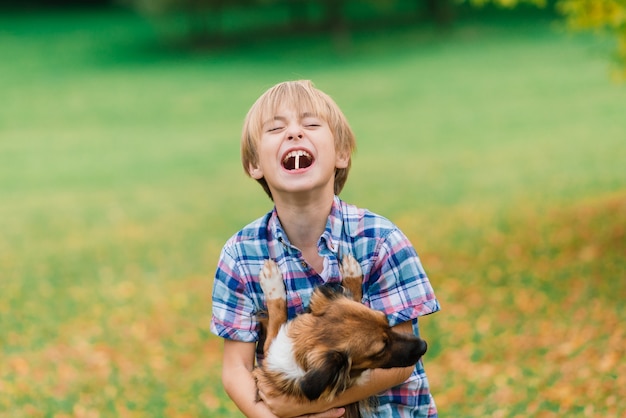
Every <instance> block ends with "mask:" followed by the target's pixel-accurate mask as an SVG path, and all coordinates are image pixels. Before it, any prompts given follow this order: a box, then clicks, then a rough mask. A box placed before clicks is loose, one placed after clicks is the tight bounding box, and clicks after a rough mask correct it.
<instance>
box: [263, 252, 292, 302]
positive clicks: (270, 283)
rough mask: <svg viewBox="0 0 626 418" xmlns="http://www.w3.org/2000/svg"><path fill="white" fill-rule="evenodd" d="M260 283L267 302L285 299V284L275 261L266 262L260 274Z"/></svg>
mask: <svg viewBox="0 0 626 418" xmlns="http://www.w3.org/2000/svg"><path fill="white" fill-rule="evenodd" d="M259 283H260V284H261V288H262V289H263V293H264V294H265V297H266V298H267V300H272V299H285V298H286V297H287V294H286V292H285V284H284V283H283V275H282V273H281V272H280V269H279V268H278V265H277V264H276V263H275V262H274V261H273V260H265V263H264V264H263V268H262V269H261V272H260V273H259Z"/></svg>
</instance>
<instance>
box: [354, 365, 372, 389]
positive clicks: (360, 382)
mask: <svg viewBox="0 0 626 418" xmlns="http://www.w3.org/2000/svg"><path fill="white" fill-rule="evenodd" d="M371 374H372V370H371V369H367V370H365V371H364V372H363V373H361V376H359V377H357V378H356V380H355V381H354V384H355V385H359V386H361V385H364V384H366V383H367V382H369V380H370V377H371V376H370V375H371Z"/></svg>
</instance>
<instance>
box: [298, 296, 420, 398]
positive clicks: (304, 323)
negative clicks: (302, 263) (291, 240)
mask: <svg viewBox="0 0 626 418" xmlns="http://www.w3.org/2000/svg"><path fill="white" fill-rule="evenodd" d="M310 310H311V312H310V314H306V315H301V316H300V319H299V320H298V321H295V322H294V323H293V325H292V327H291V328H290V331H289V333H290V334H291V336H292V337H293V338H294V340H296V341H297V344H295V346H294V349H295V350H294V351H295V352H294V355H295V357H296V359H297V360H298V362H299V363H300V364H302V365H303V367H304V369H305V370H307V373H306V375H305V376H304V378H303V379H302V382H301V389H302V391H303V392H304V394H305V395H306V396H307V397H308V398H309V399H316V398H317V397H319V396H320V395H321V394H323V393H324V392H327V393H331V394H334V393H336V392H339V391H342V390H345V389H346V388H347V387H349V386H350V385H352V384H353V383H354V381H355V380H356V379H357V378H358V377H359V376H360V375H361V374H362V373H363V372H364V371H366V370H368V369H376V368H392V367H408V366H411V365H414V364H415V363H417V362H418V360H419V359H420V358H421V357H422V356H423V355H424V353H425V352H426V348H427V345H426V342H425V341H424V340H422V339H420V338H418V337H415V336H414V335H411V334H403V333H398V332H395V331H393V330H392V329H391V327H390V326H389V323H388V322H387V318H386V316H385V314H384V313H382V312H379V311H375V310H372V309H370V308H368V307H366V306H365V305H362V304H360V303H358V302H355V301H353V300H351V299H349V298H348V297H346V296H344V295H343V294H342V293H340V292H337V291H336V290H333V289H330V288H326V287H320V288H318V289H317V290H316V291H315V292H314V293H313V296H312V298H311V305H310Z"/></svg>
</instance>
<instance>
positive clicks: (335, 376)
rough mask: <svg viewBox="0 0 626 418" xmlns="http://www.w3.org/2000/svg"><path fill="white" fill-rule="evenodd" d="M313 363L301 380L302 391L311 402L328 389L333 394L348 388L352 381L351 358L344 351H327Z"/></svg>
mask: <svg viewBox="0 0 626 418" xmlns="http://www.w3.org/2000/svg"><path fill="white" fill-rule="evenodd" d="M321 354H322V355H321V356H320V357H319V358H318V359H316V360H315V361H314V362H313V367H312V368H311V370H309V371H308V372H307V374H305V375H304V377H303V378H302V379H301V380H300V389H301V390H302V393H303V394H304V396H306V397H307V399H309V400H310V401H313V400H315V399H317V398H319V397H320V396H321V395H322V393H324V391H325V390H326V389H330V392H331V393H335V392H340V391H343V390H345V389H346V388H347V386H348V382H349V379H350V357H349V356H348V353H345V352H343V351H326V352H323V353H321Z"/></svg>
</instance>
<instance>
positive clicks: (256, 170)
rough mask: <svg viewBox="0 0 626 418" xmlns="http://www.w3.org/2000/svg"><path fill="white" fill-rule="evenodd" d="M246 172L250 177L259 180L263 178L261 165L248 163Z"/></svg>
mask: <svg viewBox="0 0 626 418" xmlns="http://www.w3.org/2000/svg"><path fill="white" fill-rule="evenodd" d="M248 174H250V177H252V178H253V179H255V180H260V179H262V178H263V170H261V167H259V166H258V165H254V164H252V163H250V164H249V165H248Z"/></svg>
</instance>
